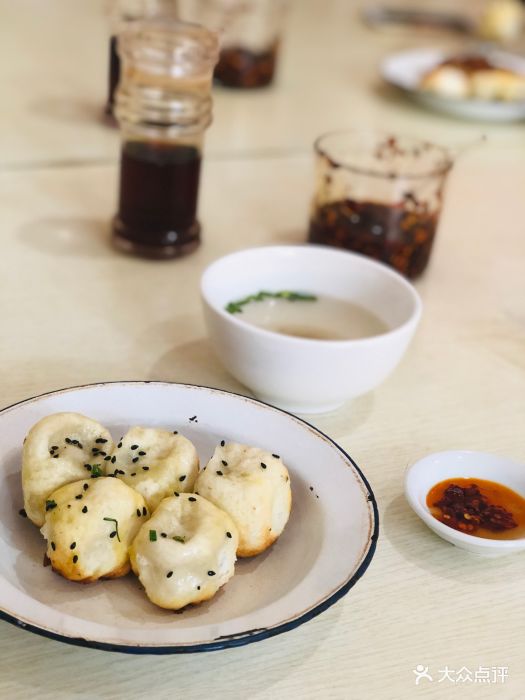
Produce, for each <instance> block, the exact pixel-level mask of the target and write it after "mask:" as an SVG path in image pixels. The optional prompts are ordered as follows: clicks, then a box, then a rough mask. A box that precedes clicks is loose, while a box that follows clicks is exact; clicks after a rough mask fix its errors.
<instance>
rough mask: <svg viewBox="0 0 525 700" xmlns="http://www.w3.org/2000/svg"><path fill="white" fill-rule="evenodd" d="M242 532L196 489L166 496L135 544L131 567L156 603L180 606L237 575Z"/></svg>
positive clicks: (210, 594) (198, 599)
mask: <svg viewBox="0 0 525 700" xmlns="http://www.w3.org/2000/svg"><path fill="white" fill-rule="evenodd" d="M237 543H238V534H237V529H236V527H235V524H234V523H233V521H232V519H231V518H230V517H229V515H227V514H226V513H224V512H223V511H222V510H220V509H219V508H217V507H216V506H214V505H213V503H210V502H209V501H207V500H205V499H204V498H201V497H200V496H197V495H194V494H191V493H179V494H178V495H176V496H175V495H174V496H171V497H170V498H165V499H164V500H163V501H161V503H160V505H159V506H158V508H157V509H156V511H155V512H154V513H153V515H152V517H151V518H150V520H148V522H147V523H144V525H143V526H142V527H141V529H140V532H139V534H138V535H137V537H136V538H135V541H134V542H133V544H132V546H131V548H130V558H131V566H132V568H133V571H134V572H135V574H136V575H137V576H138V577H139V579H140V581H141V583H142V585H143V586H144V588H145V590H146V595H147V596H148V598H149V599H150V600H151V602H152V603H155V604H156V605H159V606H160V607H161V608H167V609H170V610H179V609H180V608H184V607H185V606H186V605H189V604H191V603H201V602H202V601H204V600H208V599H209V598H212V597H213V596H214V595H215V593H216V592H217V591H218V589H219V588H220V587H221V586H222V585H224V584H225V583H226V582H227V581H228V580H229V579H230V578H231V577H232V576H233V572H234V564H235V559H236V557H235V550H236V549H237Z"/></svg>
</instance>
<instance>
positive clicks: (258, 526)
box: [195, 442, 292, 557]
mask: <svg viewBox="0 0 525 700" xmlns="http://www.w3.org/2000/svg"><path fill="white" fill-rule="evenodd" d="M195 491H196V492H198V493H199V494H200V495H201V496H204V498H207V499H208V500H210V501H211V502H212V503H215V505H216V506H218V507H219V508H222V509H223V510H225V511H226V512H227V513H228V514H229V515H230V516H231V518H232V520H233V521H234V523H235V524H236V525H237V529H238V531H239V548H238V549H237V556H239V557H251V556H254V555H255V554H259V553H260V552H263V551H264V550H265V549H267V548H268V547H269V546H270V545H271V544H273V542H275V540H276V539H277V538H278V537H279V535H280V534H281V533H282V531H283V529H284V526H285V525H286V523H287V522H288V517H289V515H290V509H291V506H292V493H291V489H290V478H289V475H288V470H287V469H286V467H285V466H284V464H283V463H282V461H281V458H280V457H279V456H278V455H274V454H271V453H270V452H266V451H265V450H261V449H259V448H257V447H248V446H246V445H239V444H238V443H235V442H233V443H228V444H222V443H221V445H219V446H218V447H217V449H216V450H215V453H214V455H213V457H212V458H211V460H210V461H209V462H208V464H207V465H206V467H205V468H204V469H203V470H202V471H201V473H200V474H199V476H198V477H197V481H196V482H195Z"/></svg>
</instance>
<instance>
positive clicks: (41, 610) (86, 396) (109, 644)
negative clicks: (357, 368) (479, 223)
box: [0, 382, 378, 654]
mask: <svg viewBox="0 0 525 700" xmlns="http://www.w3.org/2000/svg"><path fill="white" fill-rule="evenodd" d="M58 411H78V412H79V413H83V414H84V415H88V416H92V417H93V418H96V419H97V420H98V421H100V422H101V423H102V424H103V425H104V426H106V427H107V428H108V429H109V430H110V431H111V432H112V434H113V437H115V438H118V436H119V435H122V434H123V432H124V431H125V430H126V428H128V427H129V426H132V425H143V426H151V427H156V426H158V427H165V428H170V427H171V428H172V429H173V428H175V429H177V430H179V431H180V432H181V433H182V434H184V435H185V436H186V437H188V438H189V439H190V440H191V441H192V442H193V443H194V444H195V446H196V447H197V451H198V453H199V457H200V460H201V465H202V464H203V463H204V464H205V463H206V462H207V461H208V460H209V458H210V457H211V455H212V453H213V450H214V449H215V446H216V445H217V444H218V443H219V442H220V441H221V440H222V439H226V440H229V441H236V442H241V443H245V444H249V445H255V446H261V447H266V448H267V449H269V450H271V451H272V452H273V451H275V452H276V453H277V454H279V455H281V457H282V459H283V461H284V463H285V464H286V465H287V466H288V469H289V472H290V480H291V486H292V499H293V504H292V512H291V515H290V520H289V522H288V524H287V526H286V528H285V530H284V532H283V534H282V535H281V537H280V538H279V539H278V540H277V542H276V543H275V544H274V545H273V546H272V547H271V548H270V549H269V550H268V551H267V552H264V553H263V554H261V555H259V556H257V557H252V558H249V559H243V560H239V561H238V562H237V564H236V567H235V575H234V576H233V578H232V579H231V581H229V582H228V584H227V585H226V586H225V587H224V588H223V589H221V590H220V591H219V592H218V593H217V595H216V596H215V597H214V598H213V599H212V600H210V601H207V602H205V603H201V604H200V605H197V606H193V607H189V608H187V609H185V610H184V611H182V612H181V613H180V614H178V615H176V614H174V613H173V612H171V611H169V610H162V609H161V608H158V607H156V606H155V605H153V604H152V603H150V602H149V600H148V599H147V598H146V596H145V594H144V591H143V590H141V587H140V585H139V583H138V580H137V579H136V578H135V577H134V576H133V575H132V574H129V575H128V576H124V577H123V578H119V579H115V580H112V581H99V582H97V583H93V584H89V585H82V584H78V583H73V582H71V581H66V580H65V579H63V578H62V577H61V576H59V575H58V574H55V573H54V572H53V571H52V570H51V568H50V567H44V566H43V565H42V561H43V557H44V552H45V543H44V539H43V538H42V536H41V535H40V532H39V531H38V528H36V527H35V526H34V525H33V524H32V523H31V522H30V521H29V520H28V519H25V518H22V517H21V516H20V515H19V512H18V511H19V509H20V508H21V507H22V504H23V498H22V488H21V476H20V459H21V447H22V442H23V440H24V437H25V435H26V434H27V432H28V430H29V428H30V427H31V426H32V425H33V424H34V423H36V421H38V420H40V419H41V418H43V417H44V416H46V415H48V414H50V413H55V412H58ZM0 478H1V479H2V488H1V489H0V619H2V618H3V619H5V620H7V621H9V622H12V623H13V624H15V625H18V626H19V627H21V628H22V629H27V630H31V631H33V632H37V633H38V634H42V635H44V636H47V637H51V638H54V639H58V640H60V641H65V642H69V643H71V644H78V645H81V646H88V647H96V648H99V649H106V650H111V651H121V652H127V653H137V654H139V653H150V654H173V653H187V652H195V651H212V650H216V649H224V648H227V647H235V646H240V645H242V644H248V643H251V642H256V641H259V640H261V639H266V638H268V637H272V636H274V635H276V634H280V633H282V632H286V631H288V630H290V629H293V628H294V627H297V626H298V625H300V624H302V623H304V622H307V621H308V620H310V619H311V618H312V617H314V616H315V615H318V614H319V613H321V612H322V611H323V610H326V608H328V607H330V605H333V603H335V602H336V601H337V600H339V598H341V596H343V595H344V594H346V593H347V592H348V591H349V590H350V588H351V587H352V586H353V585H354V584H355V583H356V582H357V581H358V579H359V578H360V577H361V576H362V575H363V574H364V572H365V571H366V569H367V568H368V565H369V563H370V561H371V559H372V556H373V554H374V550H375V547H376V540H377V536H378V514H377V506H376V502H375V498H374V495H373V493H372V491H371V489H370V487H369V485H368V483H367V481H366V479H365V477H364V476H363V474H362V473H361V471H360V470H359V468H358V467H357V465H356V464H355V463H354V462H353V461H352V459H351V458H350V457H349V455H347V454H346V453H345V452H344V451H343V450H342V449H341V448H340V447H339V446H338V445H336V444H335V443H334V442H333V441H332V440H330V438H328V437H327V436H326V435H323V433H321V432H320V431H319V430H317V429H316V428H314V427H313V426H311V425H309V424H308V423H305V422H304V421H302V420H300V419H299V418H296V417H295V416H291V415H289V414H287V413H284V412H283V411H280V410H279V409H277V408H273V407H271V406H266V405H265V404H262V403H260V402H259V401H256V400H255V399H250V398H247V397H245V396H238V395H236V394H231V393H228V392H226V391H220V390H218V389H209V388H207V387H199V386H190V385H184V384H167V383H161V382H116V383H108V384H95V385H91V386H84V387H76V388H72V389H64V390H62V391H56V392H52V393H50V394H45V395H43V396H37V397H35V398H32V399H28V400H27V401H23V402H21V403H19V404H16V405H14V406H11V407H9V408H6V409H4V410H3V411H0Z"/></svg>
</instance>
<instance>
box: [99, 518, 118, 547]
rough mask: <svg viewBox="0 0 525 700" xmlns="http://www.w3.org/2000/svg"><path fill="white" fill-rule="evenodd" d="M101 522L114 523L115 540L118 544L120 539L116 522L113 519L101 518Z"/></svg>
mask: <svg viewBox="0 0 525 700" xmlns="http://www.w3.org/2000/svg"><path fill="white" fill-rule="evenodd" d="M102 520H107V521H108V523H115V532H116V533H117V540H118V541H119V542H120V537H119V534H118V521H117V520H115V518H102Z"/></svg>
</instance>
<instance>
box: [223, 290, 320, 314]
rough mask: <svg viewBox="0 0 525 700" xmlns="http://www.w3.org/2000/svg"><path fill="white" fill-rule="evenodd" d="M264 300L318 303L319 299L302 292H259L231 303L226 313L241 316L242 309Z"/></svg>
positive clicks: (227, 306)
mask: <svg viewBox="0 0 525 700" xmlns="http://www.w3.org/2000/svg"><path fill="white" fill-rule="evenodd" d="M264 299H286V300H287V301H317V297H316V296H315V295H314V294H303V293H302V292H290V291H286V290H284V291H281V292H265V291H262V292H258V293H257V294H250V295H249V296H247V297H244V299H238V300H237V301H230V303H229V304H226V306H225V307H224V308H225V309H226V311H228V313H230V314H240V313H242V307H243V306H245V305H246V304H249V303H250V302H252V301H264Z"/></svg>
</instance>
